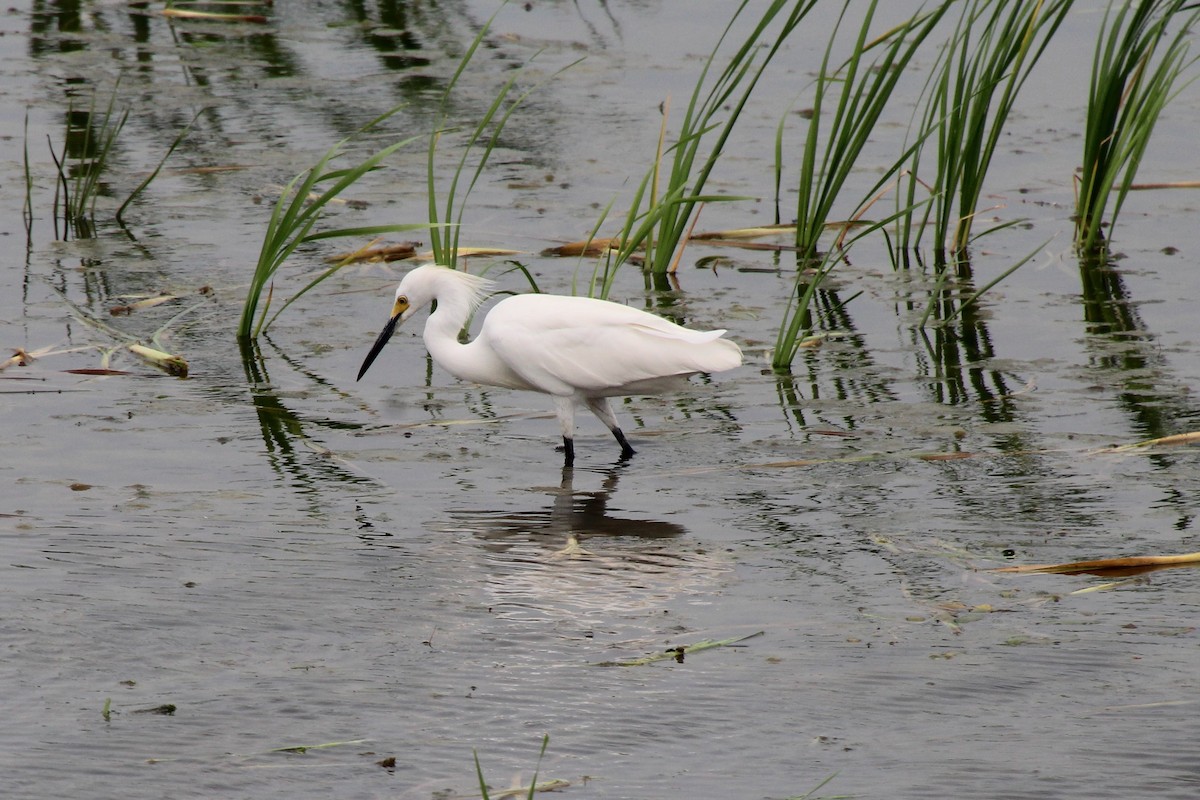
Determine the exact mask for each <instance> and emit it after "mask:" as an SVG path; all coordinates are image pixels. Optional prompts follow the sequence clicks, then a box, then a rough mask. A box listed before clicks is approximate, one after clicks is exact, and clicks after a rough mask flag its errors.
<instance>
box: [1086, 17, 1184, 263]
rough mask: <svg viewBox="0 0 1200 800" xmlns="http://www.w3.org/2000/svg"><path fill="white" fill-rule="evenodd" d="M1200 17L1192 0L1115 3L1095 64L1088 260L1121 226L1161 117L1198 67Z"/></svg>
mask: <svg viewBox="0 0 1200 800" xmlns="http://www.w3.org/2000/svg"><path fill="white" fill-rule="evenodd" d="M1198 18H1200V10H1198V9H1197V7H1196V5H1195V3H1194V2H1191V0H1143V2H1138V3H1127V2H1121V1H1120V0H1113V2H1110V3H1109V6H1108V9H1107V10H1106V11H1105V14H1104V22H1103V24H1102V26H1101V32H1100V36H1099V38H1098V40H1097V43H1096V51H1095V56H1094V58H1093V62H1092V75H1091V82H1090V85H1089V90H1088V108H1087V121H1086V127H1085V131H1084V140H1083V167H1082V170H1081V172H1080V175H1079V186H1078V193H1077V197H1076V207H1075V214H1076V218H1075V244H1076V247H1077V248H1078V249H1079V251H1080V252H1081V253H1085V254H1086V253H1097V252H1100V251H1102V250H1103V249H1104V247H1105V246H1106V241H1105V236H1104V231H1103V225H1104V223H1105V221H1106V219H1107V222H1108V224H1109V226H1110V227H1111V226H1112V225H1115V224H1116V220H1117V217H1118V215H1119V214H1120V212H1121V208H1122V206H1123V205H1124V203H1125V198H1126V195H1127V194H1128V193H1129V189H1130V186H1131V185H1132V184H1133V180H1134V177H1135V176H1136V174H1137V170H1138V167H1139V165H1140V164H1141V160H1142V157H1143V155H1144V154H1145V152H1146V148H1147V146H1148V145H1149V142H1150V137H1151V135H1152V134H1153V132H1154V126H1155V125H1156V124H1157V122H1158V118H1159V115H1160V114H1161V113H1162V110H1163V108H1164V107H1165V106H1166V105H1167V103H1168V102H1169V101H1170V99H1171V98H1172V97H1174V96H1175V94H1176V93H1177V91H1178V90H1177V88H1176V84H1177V82H1178V80H1179V79H1180V77H1181V76H1182V75H1183V74H1184V73H1185V72H1186V71H1187V70H1188V68H1189V67H1191V66H1192V65H1193V64H1194V63H1195V61H1196V57H1195V56H1190V55H1189V54H1188V50H1189V47H1190V44H1191V38H1192V35H1193V32H1192V30H1191V29H1192V26H1194V25H1195V24H1196V22H1197V19H1198ZM1172 31H1173V32H1172ZM1110 209H1111V210H1110ZM1106 214H1107V217H1106Z"/></svg>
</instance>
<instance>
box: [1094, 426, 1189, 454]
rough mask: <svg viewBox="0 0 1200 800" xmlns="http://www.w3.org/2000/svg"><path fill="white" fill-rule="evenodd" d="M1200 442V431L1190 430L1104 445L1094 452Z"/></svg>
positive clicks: (1122, 450) (1114, 451)
mask: <svg viewBox="0 0 1200 800" xmlns="http://www.w3.org/2000/svg"><path fill="white" fill-rule="evenodd" d="M1197 442H1200V431H1191V432H1189V433H1175V434H1171V435H1170V436H1160V437H1158V438H1157V439H1146V440H1144V441H1141V442H1134V443H1132V444H1122V445H1116V446H1113V447H1105V448H1102V449H1100V450H1095V451H1093V452H1096V453H1128V452H1129V451H1131V450H1141V449H1142V448H1146V447H1174V446H1176V445H1181V444H1195V443H1197Z"/></svg>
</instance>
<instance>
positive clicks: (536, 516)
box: [454, 466, 687, 557]
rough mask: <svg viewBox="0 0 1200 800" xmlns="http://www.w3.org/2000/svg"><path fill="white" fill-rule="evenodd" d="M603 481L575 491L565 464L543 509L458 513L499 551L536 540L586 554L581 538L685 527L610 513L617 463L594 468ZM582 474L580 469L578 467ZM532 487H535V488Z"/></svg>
mask: <svg viewBox="0 0 1200 800" xmlns="http://www.w3.org/2000/svg"><path fill="white" fill-rule="evenodd" d="M597 471H598V472H599V473H600V474H601V475H603V476H604V479H603V480H602V481H601V484H600V489H599V490H596V491H579V490H576V489H575V485H574V477H575V470H573V469H571V468H569V467H568V468H564V469H563V471H562V481H561V482H560V483H559V485H558V486H557V487H545V488H544V489H541V491H545V492H547V493H548V494H549V495H550V496H551V497H552V498H553V501H552V502H551V504H550V506H549V507H548V508H544V509H540V510H537V511H517V512H457V513H455V514H454V516H455V517H456V518H457V519H459V520H460V521H464V522H466V521H469V522H471V523H475V524H474V525H472V527H476V526H478V527H477V530H476V534H477V535H478V536H479V537H480V538H481V539H483V540H485V541H486V542H487V543H488V549H489V550H491V551H493V552H500V551H503V550H507V549H509V548H510V547H511V546H513V545H514V544H515V543H516V542H517V541H525V542H530V541H538V540H541V541H542V542H544V543H546V544H551V545H552V546H554V547H556V548H561V547H562V546H563V545H564V544H565V545H567V549H566V550H558V551H557V552H556V553H554V554H552V555H556V556H560V557H561V556H563V555H588V554H589V553H588V551H586V550H584V549H583V548H582V546H581V545H580V540H581V538H582V539H587V538H590V537H594V536H620V537H636V538H640V539H671V538H676V537H679V536H682V535H683V534H685V533H686V532H687V531H686V529H685V528H684V527H683V526H682V525H677V524H675V523H673V522H663V521H661V520H655V519H636V518H633V517H618V516H611V515H610V514H609V511H608V503H609V500H610V499H611V497H612V495H613V493H614V492H615V491H616V489H617V483H618V482H619V480H620V475H621V467H619V466H618V467H612V468H609V469H605V470H597ZM581 472H582V470H581ZM534 490H535V491H539V489H537V488H535V489H534Z"/></svg>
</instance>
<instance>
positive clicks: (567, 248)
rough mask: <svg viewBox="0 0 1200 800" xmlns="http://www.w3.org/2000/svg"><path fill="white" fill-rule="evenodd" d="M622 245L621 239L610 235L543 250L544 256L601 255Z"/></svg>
mask: <svg viewBox="0 0 1200 800" xmlns="http://www.w3.org/2000/svg"><path fill="white" fill-rule="evenodd" d="M620 246H621V240H620V239H619V238H617V237H615V236H610V237H608V238H607V239H587V240H585V241H582V242H568V243H567V244H560V245H559V246H558V247H547V248H546V249H545V250H543V251H542V253H541V254H542V255H543V256H566V257H570V256H599V255H603V254H604V253H606V252H608V251H609V250H616V249H618V248H619V247H620Z"/></svg>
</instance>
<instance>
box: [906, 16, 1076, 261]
mask: <svg viewBox="0 0 1200 800" xmlns="http://www.w3.org/2000/svg"><path fill="white" fill-rule="evenodd" d="M1072 5H1073V0H1037V2H1028V0H970V2H966V3H963V5H962V11H961V13H960V15H959V18H958V22H957V24H956V25H955V28H954V31H953V32H952V34H951V35H950V38H949V40H948V41H947V42H946V43H945V45H944V46H943V50H942V53H941V56H940V58H939V61H938V64H937V66H936V67H935V68H934V70H933V71H932V73H931V77H930V82H929V84H927V86H926V92H925V110H924V117H923V119H922V123H921V126H920V129H919V130H918V133H917V142H918V148H917V149H916V151H914V154H913V157H912V162H911V166H910V173H909V174H910V179H909V181H908V184H907V186H908V193H907V203H908V207H909V209H910V210H911V209H914V208H915V207H916V200H917V197H916V192H917V191H918V184H919V182H918V180H917V178H918V177H919V176H921V174H922V168H923V164H922V161H921V156H922V155H923V152H924V149H925V146H926V143H928V142H929V141H932V142H934V143H935V144H936V163H935V169H936V174H935V176H934V177H933V179H932V180H931V181H929V182H927V184H922V185H927V186H928V188H929V189H930V190H931V191H932V195H933V203H932V204H931V205H929V206H927V207H926V212H925V214H924V216H923V218H922V219H921V220H920V222H919V223H918V224H917V225H916V226H915V228H914V224H913V214H912V213H909V214H906V215H905V217H904V224H903V225H902V229H901V236H900V239H901V246H902V247H903V248H904V249H905V250H909V249H910V248H912V247H915V246H917V245H918V243H919V240H920V238H921V234H922V233H923V232H924V230H925V228H926V227H927V226H928V225H930V224H932V227H933V231H934V239H935V244H934V249H935V253H937V254H938V260H939V262H940V261H944V253H945V252H946V251H950V252H953V253H956V254H958V255H960V256H961V254H962V253H963V252H964V251H965V250H966V247H967V245H968V244H969V242H970V241H971V236H972V231H973V230H974V223H975V219H976V214H977V212H978V210H979V201H980V198H981V197H982V195H983V185H984V179H985V178H986V177H987V173H988V170H989V169H990V167H991V163H992V157H993V156H994V155H995V152H996V147H997V145H998V144H999V142H1000V137H1001V134H1002V133H1003V131H1004V127H1005V124H1006V123H1007V121H1008V117H1009V114H1010V112H1011V111H1012V108H1013V104H1014V103H1015V101H1016V99H1017V95H1018V93H1019V92H1020V89H1021V87H1022V86H1023V85H1024V83H1025V81H1026V80H1027V79H1028V77H1029V73H1030V71H1031V70H1032V69H1033V67H1034V65H1035V64H1037V62H1038V59H1039V58H1040V57H1041V56H1042V54H1043V52H1044V51H1045V49H1046V47H1047V46H1048V45H1049V44H1050V41H1051V39H1052V38H1053V36H1054V34H1055V32H1056V31H1057V30H1058V28H1059V26H1060V25H1061V24H1062V21H1063V19H1064V18H1065V17H1066V15H1067V12H1068V11H1070V10H1071V7H1072ZM930 214H932V215H933V221H932V223H930V221H929V218H930ZM1006 224H1013V223H1011V222H1010V223H1006ZM992 230H995V228H993V229H992ZM987 232H990V231H985V233H987Z"/></svg>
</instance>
